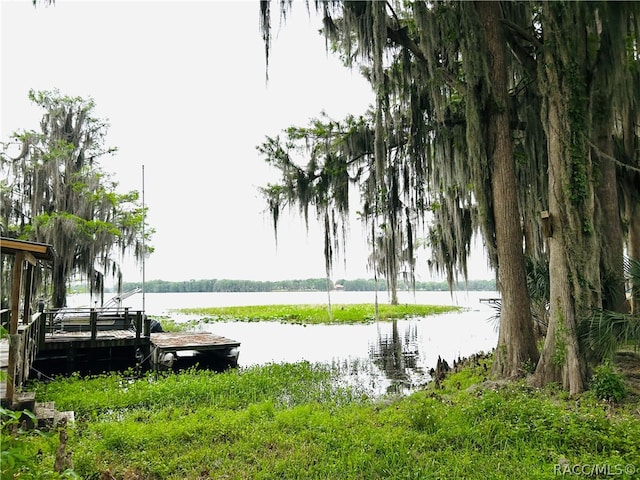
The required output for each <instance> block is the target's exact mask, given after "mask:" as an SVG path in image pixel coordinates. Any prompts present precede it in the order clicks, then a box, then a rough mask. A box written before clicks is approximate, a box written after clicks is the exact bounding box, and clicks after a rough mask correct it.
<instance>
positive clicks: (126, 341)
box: [0, 311, 240, 404]
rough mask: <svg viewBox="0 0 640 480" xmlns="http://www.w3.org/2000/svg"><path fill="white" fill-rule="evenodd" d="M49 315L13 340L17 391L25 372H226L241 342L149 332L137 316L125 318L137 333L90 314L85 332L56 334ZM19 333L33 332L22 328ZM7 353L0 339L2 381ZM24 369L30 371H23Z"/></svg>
mask: <svg viewBox="0 0 640 480" xmlns="http://www.w3.org/2000/svg"><path fill="white" fill-rule="evenodd" d="M54 315H55V312H44V314H43V315H41V316H39V317H38V318H36V319H35V322H42V324H41V325H40V326H39V328H37V329H35V331H38V332H40V331H42V332H43V333H40V334H38V335H28V336H27V335H18V337H19V338H20V340H21V345H20V347H19V351H20V352H21V353H20V355H19V356H20V358H21V360H20V361H18V362H17V372H16V375H15V378H16V379H17V380H18V382H17V384H16V388H17V390H19V389H20V387H21V385H22V383H23V381H24V380H26V379H27V378H29V376H30V373H31V374H32V375H31V376H33V374H36V375H44V377H43V378H46V376H50V375H54V374H65V373H72V372H80V373H85V374H97V373H102V372H104V371H111V370H124V369H126V368H132V367H139V368H143V369H164V370H166V369H173V370H177V369H179V368H182V367H183V366H192V365H194V364H195V363H198V364H201V365H203V366H205V367H208V366H209V365H212V364H216V365H224V367H225V368H226V367H229V366H230V367H235V366H237V359H238V348H239V347H240V342H237V341H235V340H231V339H229V338H226V337H222V336H220V335H216V334H214V333H208V332H155V333H151V332H150V331H149V325H148V322H144V318H145V317H144V316H143V315H142V314H141V312H128V311H127V313H126V315H127V317H128V318H131V319H134V322H133V323H134V324H137V325H138V326H139V327H142V328H141V329H136V328H135V326H134V328H127V329H104V326H103V327H102V328H101V327H100V325H99V323H100V321H99V318H100V317H99V316H98V315H97V313H95V312H94V313H93V316H92V317H91V321H90V322H89V323H88V324H87V325H85V326H84V328H80V329H77V330H76V331H64V330H59V329H58V330H56V328H55V327H54V325H55V323H54V322H53V318H54ZM135 319H137V321H135ZM126 323H127V322H124V323H123V324H126ZM21 330H23V331H27V330H29V331H30V330H32V329H31V328H27V327H25V328H24V329H21ZM38 338H39V340H38ZM33 343H37V346H35V345H29V344H33ZM9 349H10V348H9V340H8V339H7V338H3V339H0V370H2V371H4V372H5V376H3V378H7V377H6V373H7V367H8V364H9V358H8V357H9ZM34 350H35V352H34ZM24 352H34V353H32V355H33V359H32V361H30V362H24V361H23V360H22V359H23V358H24V357H25V356H27V354H26V353H24ZM184 359H186V360H184ZM25 368H26V369H28V370H29V371H23V369H25ZM0 402H2V404H6V403H7V398H6V382H5V381H2V382H0Z"/></svg>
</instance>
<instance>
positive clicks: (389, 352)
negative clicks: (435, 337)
mask: <svg viewBox="0 0 640 480" xmlns="http://www.w3.org/2000/svg"><path fill="white" fill-rule="evenodd" d="M369 358H370V359H371V362H372V363H373V364H374V365H376V366H377V367H378V368H379V369H380V370H381V371H382V372H383V373H384V374H385V376H386V378H387V379H388V380H389V382H390V383H389V385H388V387H387V393H399V392H404V391H407V390H413V389H414V388H415V387H417V386H418V385H416V383H418V384H419V383H422V382H420V380H427V379H428V377H425V372H424V369H422V368H420V366H419V360H420V347H419V344H418V328H417V325H416V324H409V325H408V326H407V328H406V329H405V330H404V332H403V334H402V335H401V334H400V333H399V331H398V320H393V321H392V322H391V333H390V334H389V331H388V330H381V329H378V338H377V341H376V342H375V343H371V344H370V345H369Z"/></svg>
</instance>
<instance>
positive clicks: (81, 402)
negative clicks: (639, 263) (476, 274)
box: [2, 361, 640, 480]
mask: <svg viewBox="0 0 640 480" xmlns="http://www.w3.org/2000/svg"><path fill="white" fill-rule="evenodd" d="M489 363H490V361H489ZM489 368H490V365H488V364H486V363H484V362H480V363H479V364H477V365H472V366H469V367H466V368H465V369H463V370H462V371H460V372H458V373H454V374H452V375H450V376H449V377H447V378H446V379H445V380H444V381H443V382H442V383H441V384H440V386H439V387H438V388H435V387H434V386H433V385H432V386H430V387H428V388H426V389H425V390H423V391H419V392H416V393H414V394H412V395H409V396H404V397H400V396H398V397H382V398H370V397H367V396H366V395H363V394H362V393H361V392H358V391H357V390H354V389H349V388H344V387H340V386H337V385H336V383H335V382H334V381H333V378H334V377H333V375H334V374H333V372H332V371H331V369H330V368H329V367H328V366H324V365H317V364H310V363H307V362H302V363H297V364H271V365H265V366H259V367H251V368H246V369H239V370H232V371H228V372H225V373H222V374H214V373H212V372H206V371H196V370H190V371H186V372H183V373H181V374H179V375H178V374H168V375H161V376H156V375H147V376H144V377H142V378H133V377H131V376H127V375H118V374H108V375H102V376H98V377H93V378H89V379H81V378H79V377H77V376H76V377H71V378H59V379H57V380H55V381H54V382H51V383H48V384H44V383H36V384H35V387H36V391H37V395H38V399H39V400H47V401H55V402H56V405H57V407H58V408H59V409H70V410H74V411H75V412H76V423H75V425H73V426H70V427H67V431H68V435H69V443H68V449H69V450H70V451H72V452H73V453H72V460H73V462H74V469H73V472H74V474H77V475H79V476H81V477H82V478H109V479H111V478H117V479H128V480H132V479H203V478H233V479H255V478H260V479H276V478H287V479H289V478H291V479H294V478H299V479H307V478H312V479H326V478H340V479H362V478H366V479H369V478H381V479H382V478H384V479H387V478H398V479H400V478H421V479H422V478H427V479H429V478H433V479H435V478H444V479H454V478H470V479H474V478H491V479H502V478H504V479H507V478H555V477H556V476H558V475H559V473H558V472H559V471H560V472H561V471H562V469H566V468H573V466H584V465H603V466H607V467H606V468H610V469H611V470H610V471H611V472H613V471H614V469H616V470H615V472H618V469H623V470H624V469H626V470H624V471H622V472H621V473H620V474H619V475H618V474H616V478H629V479H630V478H635V473H634V474H633V475H631V474H628V473H629V472H631V470H632V469H634V472H635V471H636V470H635V469H640V420H639V418H638V415H640V411H639V410H638V407H639V404H638V401H637V398H632V399H629V400H628V401H627V403H624V404H619V405H614V404H611V403H608V402H603V401H600V400H598V399H597V398H595V396H594V395H593V394H591V393H589V392H587V393H585V394H583V395H581V396H580V397H579V398H570V397H569V396H568V395H567V394H566V393H565V392H563V391H561V390H560V389H559V388H556V387H554V386H550V387H547V388H545V389H543V390H537V389H533V388H531V387H529V386H528V385H527V384H526V382H525V381H524V380H521V381H513V382H508V383H504V384H502V383H496V382H489V381H487V380H486V372H487V370H488V369H489ZM57 439H58V436H57V434H56V433H55V432H54V433H52V434H46V435H36V434H28V435H27V437H26V445H25V446H24V448H23V451H24V454H25V455H26V456H27V457H30V458H33V459H35V458H38V465H39V467H38V468H47V467H46V466H49V469H51V466H52V465H53V463H54V461H55V451H56V448H57V445H58V443H59V442H58V441H57ZM2 468H3V476H2V478H12V477H11V476H9V473H8V471H4V469H5V468H6V462H3V467H2ZM33 468H36V467H33ZM603 468H605V467H603ZM558 469H561V470H558ZM106 472H108V473H106ZM625 472H626V473H625ZM14 473H15V472H14ZM601 476H606V475H601ZM595 477H596V478H598V476H597V475H596V476H595ZM20 478H31V477H29V475H28V474H24V475H23V476H21V477H20ZM34 478H62V477H58V476H55V475H54V474H47V475H44V474H42V472H40V476H39V477H37V476H35V475H34ZM67 478H72V477H67Z"/></svg>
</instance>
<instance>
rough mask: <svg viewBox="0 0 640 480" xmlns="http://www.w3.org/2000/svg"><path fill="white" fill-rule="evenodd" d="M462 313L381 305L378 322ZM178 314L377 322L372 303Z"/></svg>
mask: <svg viewBox="0 0 640 480" xmlns="http://www.w3.org/2000/svg"><path fill="white" fill-rule="evenodd" d="M457 311H460V307H455V306H449V305H410V304H402V305H387V304H384V305H379V306H378V319H379V320H383V321H386V320H392V319H394V318H407V317H424V316H429V315H437V314H441V313H447V312H457ZM175 312H176V313H179V314H184V315H197V316H200V317H203V319H204V321H205V322H218V321H220V322H228V321H246V322H258V321H277V322H285V323H299V324H319V323H326V324H336V323H368V322H372V321H374V320H375V306H374V304H372V303H361V304H337V305H332V307H331V315H329V309H328V307H327V306H326V305H256V306H242V307H215V308H214V307H210V308H181V309H178V310H175Z"/></svg>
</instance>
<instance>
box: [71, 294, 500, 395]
mask: <svg viewBox="0 0 640 480" xmlns="http://www.w3.org/2000/svg"><path fill="white" fill-rule="evenodd" d="M498 296H499V294H498V293H497V292H454V293H453V294H450V293H449V292H415V294H414V293H412V292H399V293H398V299H399V301H400V302H401V303H412V304H414V303H415V304H426V305H457V306H460V307H463V311H461V312H459V313H447V314H441V315H434V316H428V317H417V318H411V319H403V320H397V321H394V322H373V323H370V324H365V325H307V326H304V325H289V324H282V323H277V322H217V323H209V324H202V326H201V328H202V329H203V330H206V331H211V332H213V333H216V334H218V335H222V336H225V337H228V338H231V339H233V340H237V341H239V342H240V343H241V346H240V358H239V363H240V367H241V368H242V367H248V366H252V365H263V364H267V363H274V362H300V361H309V362H320V363H326V364H329V365H332V366H334V367H336V368H338V369H339V370H340V372H341V377H342V380H343V381H344V382H346V383H348V384H352V385H354V386H358V387H359V388H361V389H363V390H365V391H366V392H367V393H370V394H381V393H385V392H402V393H407V392H410V391H412V390H415V389H416V388H419V387H420V386H421V385H424V384H425V383H427V382H429V381H430V380H431V377H430V375H429V370H430V369H431V368H435V366H436V362H437V360H438V357H441V358H442V359H444V360H446V361H447V362H448V363H449V365H452V363H453V361H454V360H456V359H457V358H459V357H465V356H469V355H472V354H474V353H478V352H481V351H483V352H488V351H490V350H492V349H493V348H494V347H495V346H496V344H497V340H498V332H497V329H496V327H495V325H496V324H495V322H494V321H493V316H494V315H495V310H494V309H493V308H492V307H491V306H489V305H487V304H486V303H482V302H480V300H481V299H485V298H496V297H498ZM87 300H88V296H87V295H74V296H70V297H69V302H68V303H69V305H70V306H79V305H87V304H88V302H87ZM374 301H375V293H374V292H345V291H333V292H331V304H332V305H338V304H353V303H373V302H374ZM378 302H379V303H387V302H388V298H387V294H386V292H378ZM326 303H327V293H326V292H268V293H255V292H247V293H146V294H145V295H144V307H145V310H146V311H147V313H148V315H149V316H151V317H161V316H169V317H171V318H173V319H175V320H176V321H186V320H194V319H198V317H197V316H194V315H187V316H184V315H178V314H176V313H175V312H174V311H173V310H175V309H179V308H189V307H225V306H247V305H278V304H291V305H301V304H326ZM125 306H129V307H131V308H133V309H142V307H143V297H142V295H141V294H137V295H134V296H132V297H130V298H128V299H127V300H126V301H125Z"/></svg>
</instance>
